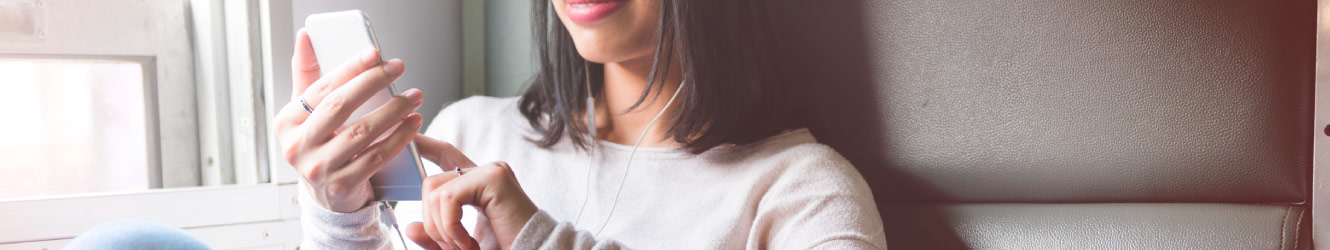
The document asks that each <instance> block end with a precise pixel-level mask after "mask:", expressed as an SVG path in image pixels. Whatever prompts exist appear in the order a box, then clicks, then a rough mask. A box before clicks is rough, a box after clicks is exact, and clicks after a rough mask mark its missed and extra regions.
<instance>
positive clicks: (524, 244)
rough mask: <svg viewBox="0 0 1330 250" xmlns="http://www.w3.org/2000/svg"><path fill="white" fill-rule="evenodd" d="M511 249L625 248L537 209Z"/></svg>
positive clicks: (518, 234)
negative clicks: (578, 229)
mask: <svg viewBox="0 0 1330 250" xmlns="http://www.w3.org/2000/svg"><path fill="white" fill-rule="evenodd" d="M512 249H606V250H608V249H627V248H625V247H624V246H623V245H622V244H619V242H616V241H614V240H609V239H601V240H597V239H596V237H595V236H592V235H591V233H590V232H586V231H577V229H575V228H573V225H572V224H569V223H560V222H558V221H556V220H554V217H550V215H549V214H547V213H545V211H543V210H542V211H538V212H536V214H535V215H532V216H531V219H529V220H527V221H526V225H523V226H522V231H521V232H518V233H517V238H516V239H514V240H513V246H512Z"/></svg>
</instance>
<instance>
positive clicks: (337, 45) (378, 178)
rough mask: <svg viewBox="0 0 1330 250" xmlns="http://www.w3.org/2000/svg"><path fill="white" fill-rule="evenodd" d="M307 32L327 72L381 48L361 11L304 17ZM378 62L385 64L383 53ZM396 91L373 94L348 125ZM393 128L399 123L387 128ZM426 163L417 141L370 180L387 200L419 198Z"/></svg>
mask: <svg viewBox="0 0 1330 250" xmlns="http://www.w3.org/2000/svg"><path fill="white" fill-rule="evenodd" d="M305 32H306V33H308V34H309V40H310V44H312V45H314V56H315V57H317V58H318V60H319V68H320V69H323V72H324V73H327V72H328V71H331V70H333V69H337V68H339V67H341V65H342V64H343V63H345V62H346V61H347V60H351V59H353V57H355V56H356V55H357V54H360V53H361V52H364V51H365V50H366V49H369V48H374V49H376V50H378V49H379V43H378V40H377V39H375V37H374V29H373V28H371V27H370V23H369V16H367V15H365V13H364V12H362V11H360V10H348V11H339V12H329V13H320V14H314V15H310V16H309V17H307V18H305ZM380 51H382V50H380ZM379 64H383V58H382V53H380V58H379ZM397 93H398V92H397V88H396V87H395V86H393V85H388V89H385V90H384V91H383V92H382V94H378V95H374V96H373V97H371V98H370V99H369V101H366V102H365V104H362V105H361V106H360V107H359V108H357V109H356V111H355V112H354V113H352V114H351V117H350V118H348V119H347V120H346V124H350V123H351V122H354V121H356V120H358V119H359V118H360V117H362V116H365V115H366V114H369V113H370V112H372V111H374V110H375V109H377V108H379V107H381V106H383V105H385V104H387V103H388V101H389V100H391V99H392V97H393V96H394V95H397ZM346 124H343V126H346ZM399 126H400V125H399ZM394 130H396V126H394V127H393V128H390V129H388V130H387V131H394ZM387 137H388V134H387V133H386V132H385V134H384V135H381V136H379V138H378V139H376V141H378V140H383V139H385V138H387ZM423 166H424V164H421V162H420V153H419V152H418V151H416V143H415V142H412V143H410V144H408V145H407V146H406V149H405V150H402V152H401V153H398V154H397V156H395V157H393V158H392V160H389V161H388V166H385V167H384V168H383V169H382V170H379V172H378V173H374V176H372V177H370V179H369V182H370V185H371V186H373V188H374V196H375V197H377V198H378V199H379V200H386V201H418V200H420V197H421V196H420V186H421V185H422V183H424V179H425V178H424V177H425V169H424V167H423Z"/></svg>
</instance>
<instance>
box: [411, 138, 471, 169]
mask: <svg viewBox="0 0 1330 250" xmlns="http://www.w3.org/2000/svg"><path fill="white" fill-rule="evenodd" d="M415 142H416V149H417V150H419V151H420V157H422V158H425V159H426V160H429V161H431V162H434V164H435V165H439V167H440V168H443V170H444V171H452V170H453V168H459V167H461V168H469V167H475V166H476V163H475V162H471V159H470V158H467V157H466V155H464V154H462V151H459V150H457V147H453V144H451V143H448V142H444V141H440V140H438V139H434V138H432V137H429V136H426V135H416V139H415Z"/></svg>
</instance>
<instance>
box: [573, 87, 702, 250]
mask: <svg viewBox="0 0 1330 250" xmlns="http://www.w3.org/2000/svg"><path fill="white" fill-rule="evenodd" d="M582 70H583V73H584V74H587V80H586V86H587V95H588V97H587V120H588V122H587V130H588V131H589V132H591V139H592V141H593V142H594V141H595V140H596V116H595V108H594V107H595V98H594V97H591V96H590V95H591V93H592V92H591V78H590V73H588V70H587V67H586V64H585V62H584V63H583V67H582ZM687 85H688V82H687V81H684V82H681V83H679V88H678V89H675V90H674V94H673V95H670V100H669V101H666V102H665V107H664V108H661V109H660V112H659V113H656V116H655V117H652V118H651V121H650V122H647V126H646V128H643V129H642V134H640V135H638V136H637V142H636V143H633V149H632V150H631V151H629V152H628V160H627V162H625V164H624V169H623V176H622V177H621V178H619V187H618V188H616V189H615V190H614V199H613V200H611V201H610V212H609V214H607V215H606V216H605V222H603V223H601V224H600V227H599V228H597V229H596V233H595V234H592V235H591V236H592V237H597V236H600V232H601V231H602V230H605V226H606V225H609V224H610V219H612V218H614V209H615V208H616V207H618V205H619V194H621V193H622V192H623V186H624V183H626V182H627V180H628V172H629V170H631V169H632V167H633V156H635V155H637V148H638V147H640V146H642V140H644V139H646V137H647V132H648V131H651V127H654V126H655V125H656V122H657V121H660V117H661V116H664V115H665V112H666V111H669V110H670V106H673V105H674V100H675V99H676V98H678V97H679V92H683V88H684V86H687ZM595 150H596V149H595V148H593V149H591V151H592V153H591V156H593V157H591V158H590V159H588V161H587V174H586V180H587V183H586V186H585V189H584V190H585V192H584V193H585V195H583V197H584V198H583V199H582V208H579V209H577V217H576V219H574V220H573V225H574V226H576V225H577V223H578V222H581V221H582V212H584V211H585V210H586V204H587V201H589V200H591V167H592V163H593V162H594V159H595V157H594V155H595V153H594V151H595Z"/></svg>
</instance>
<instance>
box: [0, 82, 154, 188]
mask: <svg viewBox="0 0 1330 250" xmlns="http://www.w3.org/2000/svg"><path fill="white" fill-rule="evenodd" d="M0 76H3V77H4V79H5V80H4V81H0V117H4V120H3V122H0V138H3V139H0V173H3V174H0V198H13V197H20V196H32V195H47V194H69V193H83V192H102V191H126V190H143V189H148V188H149V187H150V182H149V181H150V179H149V178H150V176H149V170H150V169H149V168H150V167H151V166H150V164H149V161H148V157H149V156H150V155H149V148H148V136H147V129H146V128H147V126H146V122H147V119H146V118H147V117H146V116H145V115H144V114H145V113H146V112H145V103H146V102H145V99H144V98H145V97H144V89H143V88H144V78H143V65H141V64H139V63H135V62H116V61H93V60H40V59H39V60H33V59H0Z"/></svg>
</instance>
